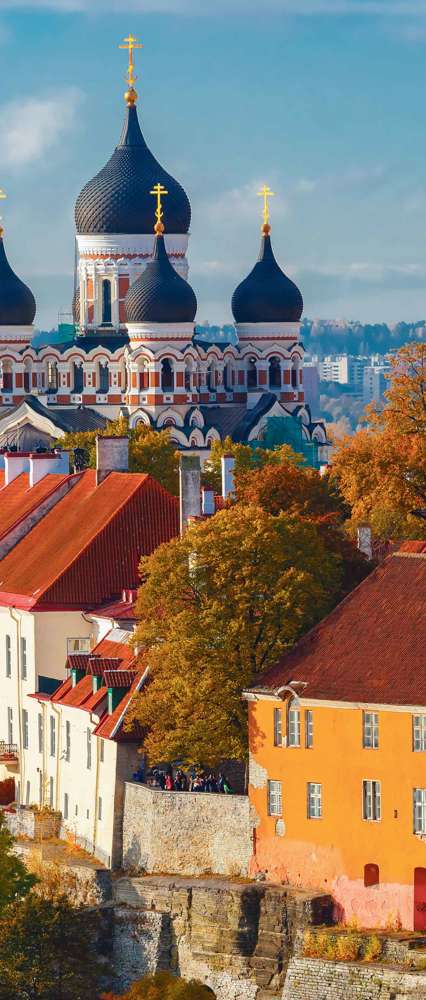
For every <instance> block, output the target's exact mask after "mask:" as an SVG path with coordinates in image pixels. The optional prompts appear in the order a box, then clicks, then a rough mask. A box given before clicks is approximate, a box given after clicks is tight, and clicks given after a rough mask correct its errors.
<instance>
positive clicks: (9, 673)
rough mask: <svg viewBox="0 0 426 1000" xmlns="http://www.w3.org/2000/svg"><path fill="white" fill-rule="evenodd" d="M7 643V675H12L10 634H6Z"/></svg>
mask: <svg viewBox="0 0 426 1000" xmlns="http://www.w3.org/2000/svg"><path fill="white" fill-rule="evenodd" d="M5 644H6V650H5V652H6V677H11V676H12V640H11V638H10V635H7V636H6V639H5Z"/></svg>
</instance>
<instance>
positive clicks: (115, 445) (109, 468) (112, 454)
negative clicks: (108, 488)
mask: <svg viewBox="0 0 426 1000" xmlns="http://www.w3.org/2000/svg"><path fill="white" fill-rule="evenodd" d="M128 471H129V439H128V437H112V436H111V437H97V438H96V485H97V486H99V484H100V483H102V482H103V481H104V479H106V477H107V476H109V474H110V472H128Z"/></svg>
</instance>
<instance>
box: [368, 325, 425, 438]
mask: <svg viewBox="0 0 426 1000" xmlns="http://www.w3.org/2000/svg"><path fill="white" fill-rule="evenodd" d="M390 364H391V370H390V373H389V374H388V375H387V376H386V377H387V379H388V381H389V387H388V389H387V390H386V392H385V399H386V403H387V405H386V406H385V409H384V410H383V412H382V414H381V415H380V418H379V419H380V421H381V423H382V425H383V426H384V427H388V428H389V429H390V430H392V431H394V433H395V434H397V435H398V436H399V435H408V436H411V435H415V436H418V435H420V436H423V437H424V436H425V435H426V343H418V342H417V341H416V342H414V343H409V344H405V345H404V347H401V348H400V349H399V351H397V352H396V354H394V355H393V356H391V358H390Z"/></svg>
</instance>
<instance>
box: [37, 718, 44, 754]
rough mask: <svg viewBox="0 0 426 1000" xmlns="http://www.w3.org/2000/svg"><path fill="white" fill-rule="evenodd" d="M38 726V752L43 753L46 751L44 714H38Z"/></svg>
mask: <svg viewBox="0 0 426 1000" xmlns="http://www.w3.org/2000/svg"><path fill="white" fill-rule="evenodd" d="M37 726H38V752H39V753H43V750H44V719H43V712H39V713H38V717H37Z"/></svg>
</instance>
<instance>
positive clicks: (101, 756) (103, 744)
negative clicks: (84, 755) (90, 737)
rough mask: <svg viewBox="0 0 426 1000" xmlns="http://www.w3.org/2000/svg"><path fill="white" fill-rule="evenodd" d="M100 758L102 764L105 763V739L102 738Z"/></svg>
mask: <svg viewBox="0 0 426 1000" xmlns="http://www.w3.org/2000/svg"><path fill="white" fill-rule="evenodd" d="M99 759H100V762H101V764H103V762H104V760H105V740H101V745H100V748H99Z"/></svg>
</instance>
